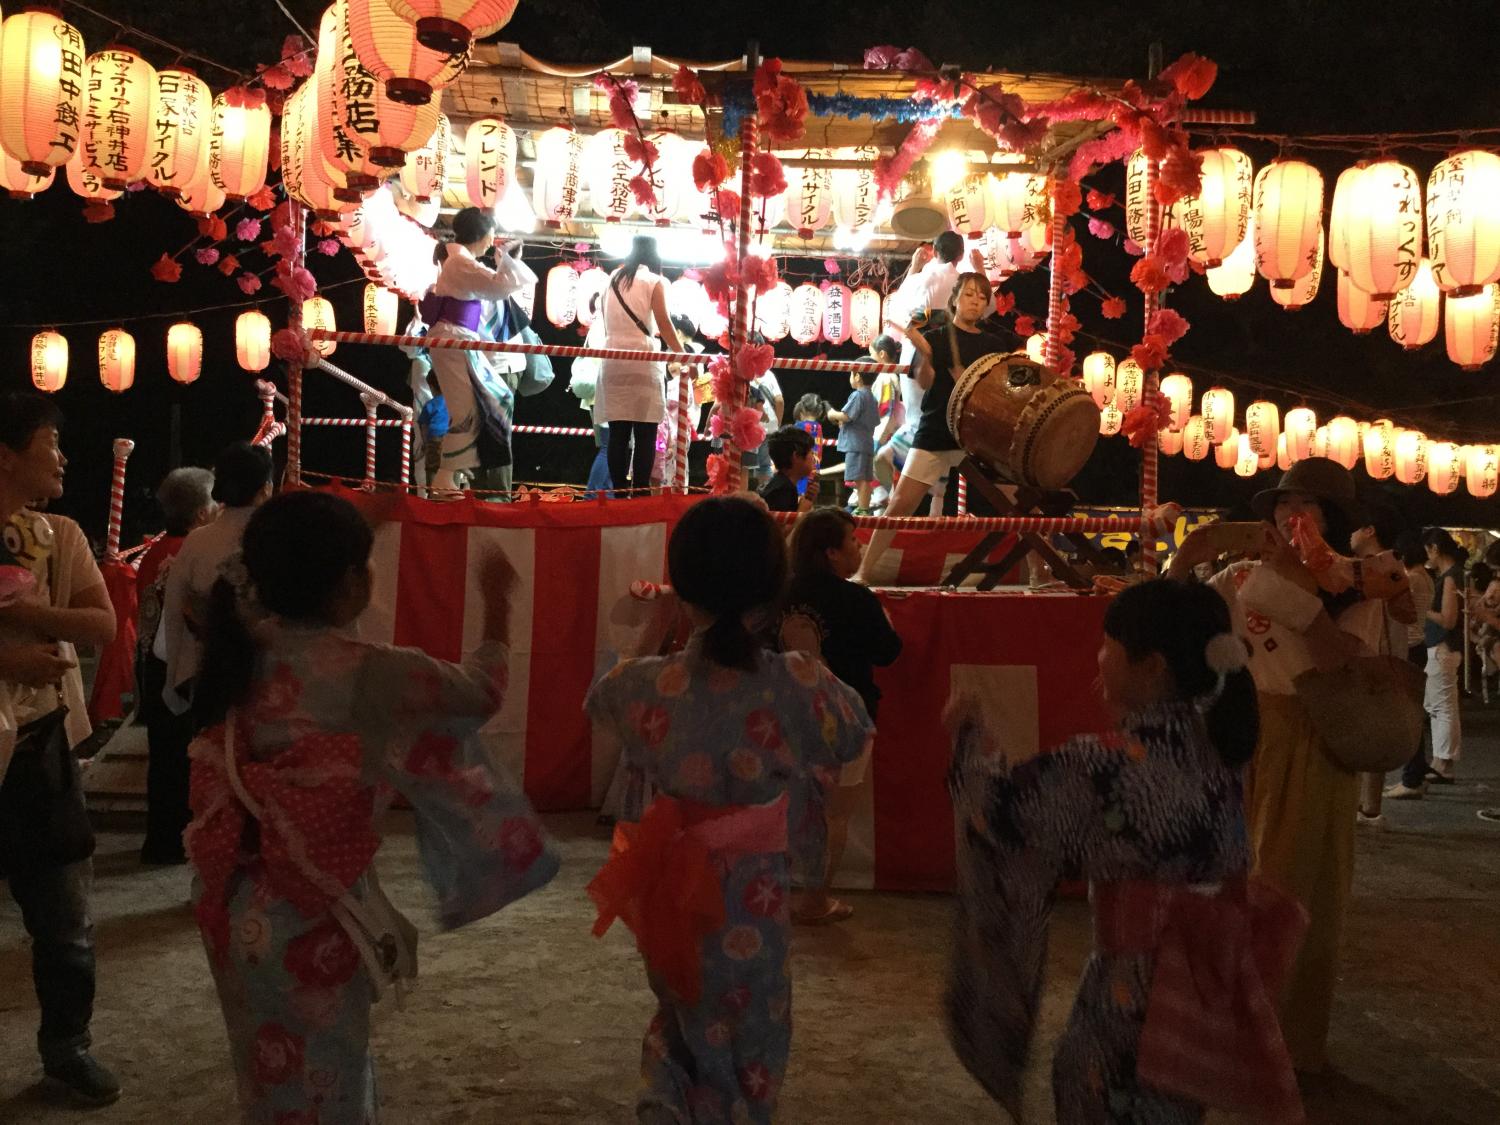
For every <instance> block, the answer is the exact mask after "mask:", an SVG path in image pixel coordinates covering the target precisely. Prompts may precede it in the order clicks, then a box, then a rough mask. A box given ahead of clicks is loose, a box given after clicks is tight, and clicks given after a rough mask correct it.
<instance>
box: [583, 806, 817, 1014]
mask: <svg viewBox="0 0 1500 1125" xmlns="http://www.w3.org/2000/svg"><path fill="white" fill-rule="evenodd" d="M786 808H787V800H786V798H785V797H784V796H783V797H782V798H780V799H779V800H777V801H774V802H772V803H771V804H767V805H705V804H700V803H699V802H697V801H685V800H679V799H678V798H675V797H658V798H657V799H656V800H655V801H653V802H652V803H651V807H650V808H648V809H647V810H646V815H645V816H643V817H642V818H641V821H640V823H639V824H626V823H621V824H617V825H616V826H615V837H614V843H613V845H612V846H611V848H610V853H609V859H608V860H606V861H605V864H604V866H603V867H602V868H600V869H599V874H597V875H595V876H594V879H593V881H592V882H590V883H589V885H588V892H589V897H591V898H592V899H593V900H594V904H595V905H596V906H597V907H598V910H599V916H598V918H597V919H596V920H595V922H594V936H595V937H602V936H604V934H605V933H606V932H607V931H608V930H609V928H610V926H611V925H613V924H614V921H615V919H616V918H619V919H621V920H622V921H623V922H624V923H625V925H626V926H628V927H629V928H630V930H631V932H632V933H634V934H635V940H636V946H637V948H639V949H640V951H641V956H642V957H644V958H645V959H646V965H647V967H648V968H649V969H650V970H651V971H652V972H653V973H655V974H656V975H657V976H659V977H660V978H661V979H662V980H663V981H665V982H666V984H667V987H669V988H670V989H671V990H672V991H673V992H674V993H675V994H676V995H677V996H679V997H680V998H681V999H682V1000H683V1002H684V1003H687V1004H696V1003H697V1002H698V1000H699V998H700V997H701V996H702V993H703V939H704V938H706V937H708V936H709V935H710V934H714V933H717V932H718V931H719V930H721V929H723V928H724V920H725V913H724V892H723V888H722V886H721V882H720V878H719V872H718V870H717V869H716V867H715V864H714V862H713V859H714V855H715V854H718V855H721V856H722V855H725V854H731V855H732V854H751V853H757V852H774V851H784V850H785V849H786Z"/></svg>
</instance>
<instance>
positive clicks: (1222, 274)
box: [1208, 216, 1255, 301]
mask: <svg viewBox="0 0 1500 1125" xmlns="http://www.w3.org/2000/svg"><path fill="white" fill-rule="evenodd" d="M1254 284H1255V218H1254V216H1252V217H1251V218H1250V221H1249V222H1248V223H1247V224H1246V227H1245V237H1244V238H1242V239H1240V244H1239V245H1238V246H1236V247H1235V248H1234V249H1233V250H1231V251H1230V252H1229V254H1228V255H1227V256H1226V257H1225V259H1224V263H1223V265H1220V266H1217V267H1215V268H1212V269H1210V270H1209V271H1208V287H1209V289H1210V290H1212V291H1213V292H1214V293H1216V294H1217V295H1218V296H1220V297H1223V298H1224V300H1226V301H1236V300H1238V299H1239V298H1241V297H1243V296H1244V295H1245V294H1246V293H1248V292H1250V287H1251V286H1252V285H1254Z"/></svg>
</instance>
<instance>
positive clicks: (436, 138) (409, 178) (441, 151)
mask: <svg viewBox="0 0 1500 1125" xmlns="http://www.w3.org/2000/svg"><path fill="white" fill-rule="evenodd" d="M452 147H453V127H452V125H450V124H449V122H448V115H447V114H446V113H440V114H438V122H437V128H436V129H434V130H433V133H432V138H431V139H430V140H429V141H428V142H427V143H426V144H425V145H423V146H422V147H421V148H419V149H414V150H412V151H411V152H409V153H407V154H406V163H405V164H403V165H402V166H401V186H402V188H404V189H405V190H406V192H407V194H408V195H410V196H411V197H412V198H413V199H415V200H416V201H417V202H419V203H427V202H430V201H433V200H437V199H441V198H442V194H443V185H444V184H445V183H446V182H447V178H448V171H447V170H448V152H449V150H450V149H451V148H452ZM282 163H283V167H284V166H285V161H283V162H282Z"/></svg>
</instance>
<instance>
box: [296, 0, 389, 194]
mask: <svg viewBox="0 0 1500 1125" xmlns="http://www.w3.org/2000/svg"><path fill="white" fill-rule="evenodd" d="M344 16H345V7H344V5H343V4H342V3H333V4H330V5H329V6H328V7H327V8H325V9H324V11H323V17H322V19H321V20H320V21H319V22H318V53H317V65H316V66H315V67H314V69H313V76H312V78H311V79H310V84H311V86H312V88H313V91H314V95H315V96H316V109H315V110H314V111H313V112H312V113H311V124H312V125H313V126H314V127H315V129H316V133H317V149H318V151H319V153H320V154H321V155H322V157H323V166H324V168H326V169H327V176H328V179H329V181H330V182H331V183H332V185H333V190H334V195H335V197H336V198H338V199H340V200H342V201H343V202H346V203H358V202H359V200H360V198H361V197H362V196H364V195H366V194H368V193H369V192H372V191H374V190H375V188H377V187H378V186H379V185H380V181H381V179H382V178H383V177H384V175H385V171H386V170H385V169H383V168H380V167H378V166H376V165H375V164H374V163H373V162H372V161H371V159H370V153H369V150H368V149H366V148H364V147H362V146H360V145H357V144H355V143H354V141H353V140H352V139H350V137H349V136H348V134H347V133H346V132H345V130H344V125H343V121H344V116H343V113H341V112H340V110H342V109H345V108H347V107H346V105H344V104H342V103H340V102H339V88H340V87H341V86H342V85H343V82H344V72H343V68H342V66H341V65H340V63H341V61H342V59H343V55H342V53H341V50H340V44H341V43H342V42H343V39H344V28H343V22H344ZM308 159H309V160H310V159H311V158H310V157H309V158H308Z"/></svg>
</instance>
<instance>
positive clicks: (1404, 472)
mask: <svg viewBox="0 0 1500 1125" xmlns="http://www.w3.org/2000/svg"><path fill="white" fill-rule="evenodd" d="M1426 476H1427V435H1426V434H1424V433H1422V432H1421V431H1420V430H1398V431H1397V432H1396V479H1397V480H1398V481H1400V482H1401V483H1402V484H1420V483H1422V480H1423V479H1424V478H1425V477H1426Z"/></svg>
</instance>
